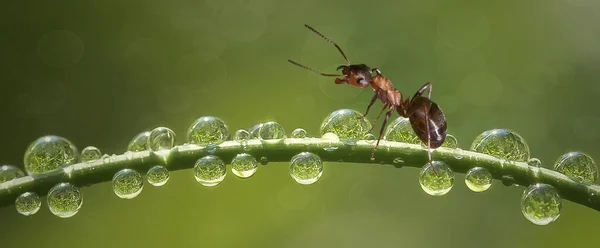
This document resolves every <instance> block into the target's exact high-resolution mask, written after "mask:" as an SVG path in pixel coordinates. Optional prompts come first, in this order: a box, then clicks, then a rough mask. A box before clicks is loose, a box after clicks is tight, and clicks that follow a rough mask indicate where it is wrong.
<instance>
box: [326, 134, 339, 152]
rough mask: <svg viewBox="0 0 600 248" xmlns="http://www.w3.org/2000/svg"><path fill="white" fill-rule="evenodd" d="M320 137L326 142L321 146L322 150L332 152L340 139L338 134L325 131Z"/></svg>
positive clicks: (336, 147)
mask: <svg viewBox="0 0 600 248" xmlns="http://www.w3.org/2000/svg"><path fill="white" fill-rule="evenodd" d="M321 139H323V140H324V141H325V142H327V143H326V144H325V145H324V146H323V150H325V151H328V152H332V151H335V150H337V149H338V144H339V142H340V139H339V138H338V136H337V135H336V134H334V133H325V134H323V136H322V137H321Z"/></svg>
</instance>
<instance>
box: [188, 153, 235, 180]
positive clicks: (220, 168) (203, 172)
mask: <svg viewBox="0 0 600 248" xmlns="http://www.w3.org/2000/svg"><path fill="white" fill-rule="evenodd" d="M226 175H227V168H226V167H225V163H224V162H223V160H221V159H220V158H218V157H217V156H214V155H208V156H205V157H202V158H200V159H198V161H196V164H195V165H194V177H195V178H196V181H198V182H199V183H200V184H202V185H204V186H208V187H212V186H216V185H218V184H219V183H221V182H222V181H223V180H224V179H225V176H226Z"/></svg>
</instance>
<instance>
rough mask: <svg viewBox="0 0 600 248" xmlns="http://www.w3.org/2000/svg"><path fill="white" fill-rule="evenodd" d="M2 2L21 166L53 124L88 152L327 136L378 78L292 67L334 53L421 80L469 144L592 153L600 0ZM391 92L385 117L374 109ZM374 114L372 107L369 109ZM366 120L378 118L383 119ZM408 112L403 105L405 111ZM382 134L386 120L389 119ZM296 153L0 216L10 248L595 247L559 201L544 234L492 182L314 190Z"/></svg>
mask: <svg viewBox="0 0 600 248" xmlns="http://www.w3.org/2000/svg"><path fill="white" fill-rule="evenodd" d="M2 5H3V6H2V7H1V8H0V14H1V15H0V27H1V30H0V31H1V32H2V34H1V35H0V52H1V53H0V63H1V64H0V80H1V82H2V83H1V86H2V88H1V90H0V94H1V95H0V103H1V104H0V108H1V111H2V112H1V113H2V124H0V125H2V127H3V129H2V130H4V131H3V134H2V135H3V137H4V142H2V143H0V148H1V149H0V163H3V164H13V165H18V166H21V167H22V161H23V153H24V150H25V148H26V147H27V145H28V144H29V143H30V142H31V141H33V140H34V139H36V138H38V137H39V136H42V135H46V134H54V135H60V136H64V137H66V138H68V139H70V140H71V141H72V142H74V143H75V144H76V146H77V147H78V148H79V149H82V148H83V147H85V146H88V145H94V146H96V147H98V148H100V149H101V151H102V152H104V153H108V154H113V153H116V154H120V153H123V152H124V151H125V149H126V147H127V144H128V142H129V141H130V140H131V138H133V136H135V135H136V134H137V133H139V132H141V131H144V130H149V129H152V128H154V127H156V126H167V127H170V128H172V129H173V130H174V131H175V132H176V133H177V135H178V143H183V142H184V137H185V132H186V130H187V128H188V127H189V125H191V123H192V122H193V121H194V120H195V119H196V118H198V117H200V116H205V115H214V116H218V117H220V118H222V119H223V120H224V121H226V123H227V124H228V125H229V127H230V129H231V132H232V133H233V132H235V130H236V129H239V128H249V127H251V126H252V125H254V124H256V123H259V122H263V121H277V122H279V123H281V124H282V125H283V126H284V127H285V128H286V131H287V132H288V134H289V133H290V132H291V131H292V130H293V129H294V128H297V127H303V128H305V129H306V130H307V131H308V132H309V134H310V135H318V132H319V125H320V123H321V121H322V119H323V118H324V117H325V116H326V115H327V114H329V113H330V112H332V111H334V110H337V109H340V108H352V109H356V110H358V111H361V112H362V111H364V109H365V108H366V106H367V104H368V101H369V99H370V97H371V96H372V90H371V89H357V88H351V87H349V86H347V85H335V84H334V83H333V79H332V78H325V77H318V76H315V75H313V74H311V73H309V72H307V71H304V70H302V69H300V68H297V67H294V66H293V65H291V64H289V63H288V62H287V61H286V60H287V59H294V60H296V61H299V62H301V63H304V64H306V65H309V66H312V67H314V68H317V69H319V70H323V71H327V72H333V69H334V68H335V67H336V66H337V65H339V64H343V62H344V61H343V59H342V57H341V56H340V55H339V54H338V53H337V51H336V50H335V48H334V47H333V46H331V45H330V44H328V43H327V42H325V41H324V40H322V39H320V38H319V37H317V36H316V35H314V34H313V33H311V32H310V31H309V30H307V29H306V28H304V27H303V24H305V23H306V24H310V25H312V26H314V27H315V28H317V29H318V30H319V31H321V32H322V33H324V34H325V35H326V36H329V37H330V38H331V39H333V40H334V41H336V42H337V43H338V44H340V45H341V46H342V48H343V49H344V50H345V52H346V54H347V55H348V56H349V58H350V60H351V61H352V62H362V63H367V64H369V65H371V66H373V67H378V68H380V69H381V70H382V72H383V73H384V74H385V75H387V76H388V77H389V78H390V79H391V80H392V81H393V83H394V84H395V86H396V87H397V88H398V89H399V90H400V91H402V92H404V93H405V94H409V95H412V94H413V93H414V92H415V90H417V89H418V87H419V86H421V85H422V84H423V83H424V82H426V81H431V82H432V83H433V95H432V97H433V99H434V101H436V102H437V103H438V104H440V106H441V107H442V109H443V110H444V111H445V113H446V117H447V120H448V125H449V131H450V132H451V133H453V134H455V135H456V137H457V138H458V140H459V146H460V147H461V148H463V149H467V148H469V146H470V142H471V140H473V139H474V137H475V136H477V135H478V134H479V133H481V132H482V131H484V130H488V129H492V128H510V129H514V130H516V131H517V132H518V133H519V134H521V135H522V136H523V137H524V138H525V139H526V140H527V141H528V143H529V145H530V148H531V152H532V156H534V157H538V158H540V159H541V160H542V162H543V164H544V166H545V167H552V165H553V163H554V161H555V160H556V159H557V158H558V157H559V156H560V155H561V154H563V153H565V152H568V151H583V152H586V153H588V154H589V155H591V156H592V157H594V158H596V159H597V160H598V161H600V151H598V145H597V143H598V141H599V140H600V129H599V128H598V126H599V125H600V113H599V112H598V108H597V99H598V97H597V96H598V93H600V84H599V83H598V78H599V77H600V70H598V66H600V46H599V45H598V44H600V43H599V41H600V29H598V28H597V27H598V26H597V23H600V1H596V0H530V1H517V0H506V1H466V0H458V1H450V0H420V1H419V0H403V1H313V0H307V1H277V0H234V1H227V0H222V1H219V0H205V1H202V0H201V1H156V0H150V1H139V0H130V1H114V0H92V1H74V0H62V1H10V0H9V1H4V2H3V3H2ZM380 106H381V105H380V103H378V104H377V105H375V107H374V109H376V110H379V109H380ZM375 112H376V111H375ZM374 115H376V114H374V113H372V114H370V115H369V118H370V119H371V120H372V119H373V117H374ZM396 117H397V116H396V115H394V117H393V118H396ZM378 127H379V126H377V128H378ZM287 171H288V164H287V163H271V164H269V165H268V166H262V167H261V168H259V170H258V172H257V174H256V175H254V176H253V177H252V178H251V179H248V180H241V179H238V178H235V177H234V176H233V174H231V173H230V172H229V174H228V175H227V178H226V179H225V181H224V182H223V183H221V184H220V185H219V186H218V187H215V188H206V187H202V186H201V185H200V184H198V183H197V182H196V181H195V180H194V179H193V176H192V173H191V170H185V171H177V172H173V173H171V179H170V181H169V182H168V183H167V185H165V186H163V187H160V188H156V187H152V186H150V185H149V184H146V185H145V187H144V190H143V192H142V194H141V195H139V196H138V197H137V198H135V199H133V200H122V199H119V198H117V197H116V196H115V195H114V194H113V193H112V189H111V185H110V183H103V184H99V185H93V186H92V187H86V188H83V194H84V203H83V207H82V209H81V210H80V212H79V213H78V214H77V215H75V216H74V217H73V218H70V219H60V218H58V217H55V216H53V215H52V214H50V212H49V210H48V209H47V205H46V202H45V198H44V199H43V206H42V209H41V210H40V211H39V212H38V213H37V214H36V215H34V216H31V217H23V216H20V215H18V214H17V213H16V211H15V210H14V207H13V206H10V207H5V208H3V209H0V222H1V223H0V242H1V243H2V247H39V246H40V245H41V246H44V247H63V248H66V247H562V246H566V245H569V246H572V247H583V246H589V245H590V244H591V243H592V242H594V240H595V238H596V236H595V235H597V234H598V223H600V214H599V213H598V212H597V211H594V210H591V209H589V208H586V207H582V206H579V205H576V204H573V203H571V202H567V201H564V202H563V212H562V215H561V217H560V218H559V219H558V220H557V221H556V222H555V223H552V224H550V225H549V226H536V225H534V224H532V223H530V222H529V221H527V220H526V219H525V218H524V217H523V215H522V214H521V211H520V197H521V192H522V191H523V189H524V188H522V187H505V186H503V185H502V184H501V183H500V182H498V181H495V182H494V184H493V185H492V188H490V190H488V191H487V192H485V193H480V194H476V193H472V192H470V191H469V190H468V189H467V188H466V186H465V185H464V175H462V174H459V175H456V179H455V186H454V188H453V189H452V191H451V192H450V193H449V194H448V195H446V196H443V197H431V196H428V195H426V194H425V193H424V192H423V191H422V190H421V189H420V186H419V184H418V181H417V180H418V179H417V178H418V173H419V170H418V169H415V168H404V169H396V168H393V167H392V166H380V165H360V164H348V163H326V164H325V172H324V175H323V177H322V178H321V179H320V180H319V181H318V182H317V183H316V184H314V185H311V186H301V185H298V184H296V183H295V182H294V181H293V180H292V179H291V178H290V177H289V175H288V174H287Z"/></svg>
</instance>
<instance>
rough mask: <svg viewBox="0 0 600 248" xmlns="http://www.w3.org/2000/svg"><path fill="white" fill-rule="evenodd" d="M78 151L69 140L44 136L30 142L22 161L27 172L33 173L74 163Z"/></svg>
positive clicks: (77, 157) (77, 156)
mask: <svg viewBox="0 0 600 248" xmlns="http://www.w3.org/2000/svg"><path fill="white" fill-rule="evenodd" d="M78 159H79V152H78V151H77V148H76V147H75V145H73V143H71V141H69V140H67V139H65V138H63V137H59V136H53V135H51V136H44V137H41V138H38V139H37V140H35V141H34V142H32V143H31V144H30V145H29V147H28V148H27V151H25V157H24V159H23V162H24V164H25V171H27V174H29V175H34V174H40V173H44V172H47V171H51V170H55V169H58V168H62V167H66V166H69V165H71V164H74V163H76V162H77V160H78Z"/></svg>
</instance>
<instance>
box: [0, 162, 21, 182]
mask: <svg viewBox="0 0 600 248" xmlns="http://www.w3.org/2000/svg"><path fill="white" fill-rule="evenodd" d="M24 176H25V172H23V170H21V169H20V168H18V167H16V166H14V165H3V166H0V183H3V182H8V181H10V180H13V179H16V178H19V177H24Z"/></svg>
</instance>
